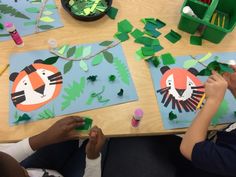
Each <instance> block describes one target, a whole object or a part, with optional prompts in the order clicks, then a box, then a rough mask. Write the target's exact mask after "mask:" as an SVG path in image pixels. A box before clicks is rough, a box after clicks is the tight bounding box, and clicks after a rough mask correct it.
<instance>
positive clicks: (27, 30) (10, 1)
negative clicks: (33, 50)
mask: <svg viewBox="0 0 236 177" xmlns="http://www.w3.org/2000/svg"><path fill="white" fill-rule="evenodd" d="M33 1H34V0H18V1H17V2H15V1H14V0H1V3H0V4H1V5H3V4H6V5H8V7H13V8H15V9H16V10H17V11H19V12H21V13H22V14H24V15H25V16H26V17H28V18H29V19H27V18H26V17H25V18H19V17H15V16H14V15H11V14H9V13H6V12H5V11H4V13H3V12H1V9H0V15H1V16H2V18H0V23H2V24H4V23H5V22H11V23H13V24H14V25H15V27H16V29H17V31H18V33H19V34H20V35H21V36H27V35H30V34H35V31H36V30H35V26H36V25H35V24H30V23H31V22H34V21H36V17H37V15H38V13H30V12H28V11H27V10H26V9H27V8H37V9H40V8H41V3H33ZM55 5H56V4H55V2H54V0H49V1H48V2H47V5H46V7H45V10H44V13H43V15H42V17H49V18H51V19H53V20H54V21H52V22H43V21H39V26H44V27H45V25H47V26H48V25H50V26H51V29H54V28H59V27H62V26H63V24H62V22H61V19H60V15H59V13H58V9H57V8H55ZM47 30H48V29H40V28H39V32H42V31H47ZM5 34H8V32H7V31H6V29H3V30H1V29H0V41H6V40H9V39H11V37H4V36H2V35H5Z"/></svg>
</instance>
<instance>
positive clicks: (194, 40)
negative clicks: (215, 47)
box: [190, 35, 202, 46]
mask: <svg viewBox="0 0 236 177" xmlns="http://www.w3.org/2000/svg"><path fill="white" fill-rule="evenodd" d="M190 44H192V45H200V46H201V45H202V38H201V37H200V36H193V35H192V36H191V37H190Z"/></svg>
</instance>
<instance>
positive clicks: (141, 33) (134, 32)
mask: <svg viewBox="0 0 236 177" xmlns="http://www.w3.org/2000/svg"><path fill="white" fill-rule="evenodd" d="M130 34H131V35H132V36H133V37H134V38H135V39H137V38H139V37H142V36H143V35H144V33H143V32H142V31H140V30H139V29H135V30H134V31H133V32H131V33H130Z"/></svg>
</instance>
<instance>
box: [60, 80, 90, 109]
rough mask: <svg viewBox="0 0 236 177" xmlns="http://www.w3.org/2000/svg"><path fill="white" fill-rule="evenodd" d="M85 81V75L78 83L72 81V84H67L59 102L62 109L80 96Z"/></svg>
mask: <svg viewBox="0 0 236 177" xmlns="http://www.w3.org/2000/svg"><path fill="white" fill-rule="evenodd" d="M85 83H86V80H85V77H81V78H80V82H79V83H78V82H76V81H73V83H72V85H69V86H68V87H66V88H65V89H64V90H65V94H64V95H63V96H62V97H63V99H64V100H63V102H62V104H61V110H62V111H63V110H65V109H66V108H68V107H69V106H70V105H71V103H72V102H73V101H75V100H76V99H78V98H79V97H80V96H81V94H82V93H83V92H84V88H85Z"/></svg>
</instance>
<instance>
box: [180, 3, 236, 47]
mask: <svg viewBox="0 0 236 177" xmlns="http://www.w3.org/2000/svg"><path fill="white" fill-rule="evenodd" d="M185 6H189V7H190V8H191V9H192V10H193V12H194V13H195V14H196V15H197V17H192V16H190V15H188V14H185V13H183V8H184V7H185ZM214 14H215V15H217V18H216V17H214V16H215V15H214ZM235 25H236V0H212V2H211V4H210V5H208V4H206V3H203V2H201V1H199V0H185V2H184V4H183V6H182V8H181V18H180V22H179V25H178V28H179V29H180V30H183V31H185V32H188V33H191V34H194V33H195V32H196V31H197V30H198V29H202V32H201V36H202V38H203V39H206V40H208V41H211V42H213V43H220V42H221V41H222V39H223V38H224V37H225V35H226V34H227V33H229V32H231V31H233V29H234V27H235Z"/></svg>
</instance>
